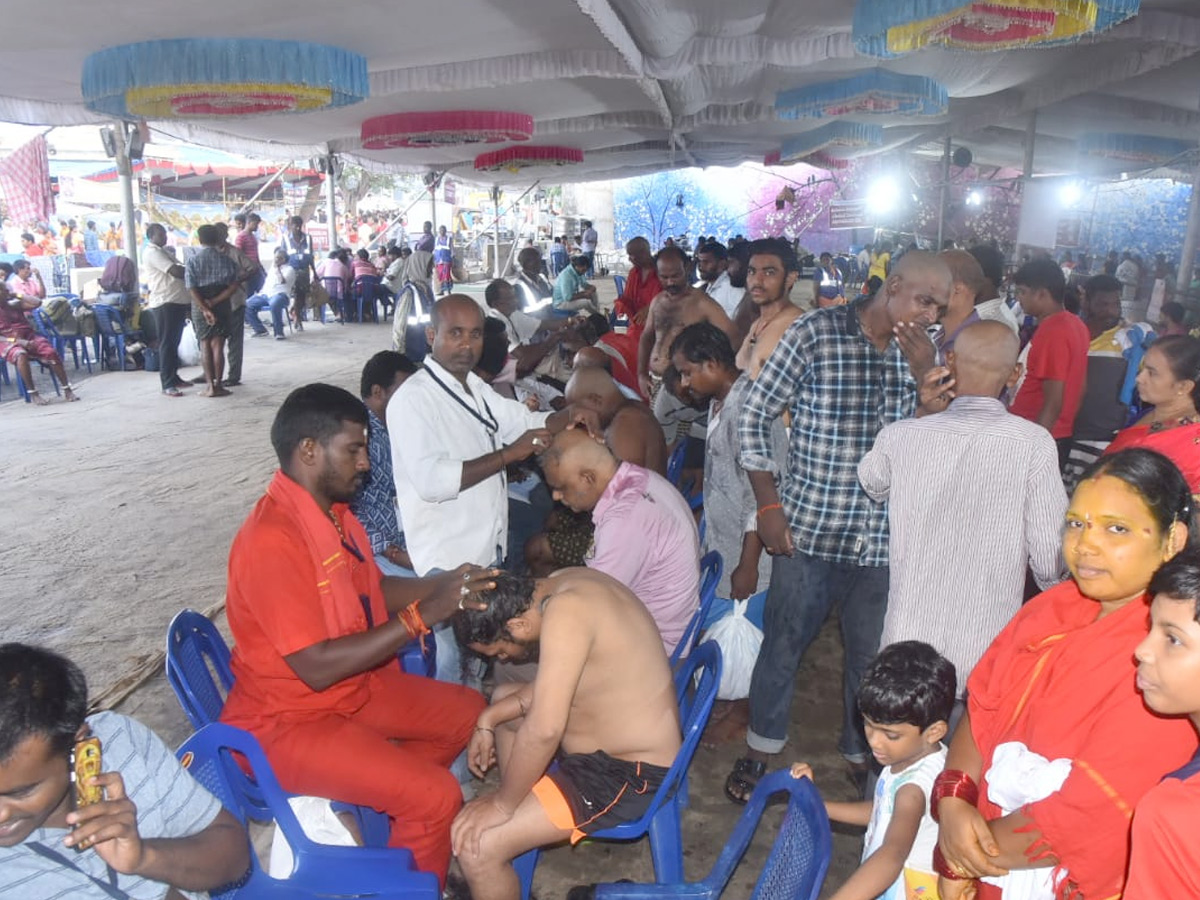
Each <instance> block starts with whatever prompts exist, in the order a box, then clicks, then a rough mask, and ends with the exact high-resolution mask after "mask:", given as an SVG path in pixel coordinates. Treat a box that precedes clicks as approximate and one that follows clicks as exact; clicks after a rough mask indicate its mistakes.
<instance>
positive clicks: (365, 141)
mask: <svg viewBox="0 0 1200 900" xmlns="http://www.w3.org/2000/svg"><path fill="white" fill-rule="evenodd" d="M532 136H533V116H531V115H528V114H526V113H518V112H492V111H489V110H448V111H446V112H405V113H395V114H393V115H390V116H376V117H375V118H373V119H367V120H366V121H365V122H363V123H362V132H361V137H362V145H363V149H365V150H388V149H392V148H394V147H445V146H450V145H454V144H498V143H500V142H502V141H527V140H529V139H530V138H531V137H532Z"/></svg>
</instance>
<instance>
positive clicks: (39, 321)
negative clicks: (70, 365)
mask: <svg viewBox="0 0 1200 900" xmlns="http://www.w3.org/2000/svg"><path fill="white" fill-rule="evenodd" d="M33 327H34V328H36V329H37V331H38V333H39V334H41V335H42V337H44V338H45V339H46V340H48V341H49V342H50V343H51V344H53V345H54V352H55V353H57V354H58V355H59V358H60V359H62V360H64V361H65V360H66V358H67V354H66V350H67V347H68V346H69V347H70V348H71V358H72V359H74V360H75V368H76V369H78V368H79V351H80V349H82V350H83V364H84V365H85V366H87V370H88V374H89V375H91V374H92V358H91V357H90V356H88V348H87V338H85V337H84V336H83V335H82V334H63V333H62V332H61V331H59V330H58V328H57V327H56V326H55V324H54V320H53V319H51V318H50V315H49V313H47V312H46V311H45V310H44V309H35V310H34V311H33Z"/></svg>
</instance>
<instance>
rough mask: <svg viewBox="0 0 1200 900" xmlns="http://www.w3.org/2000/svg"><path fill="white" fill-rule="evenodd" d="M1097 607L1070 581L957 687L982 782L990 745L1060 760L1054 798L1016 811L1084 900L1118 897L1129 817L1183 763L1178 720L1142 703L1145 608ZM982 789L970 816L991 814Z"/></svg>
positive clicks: (1187, 741) (1186, 749)
mask: <svg viewBox="0 0 1200 900" xmlns="http://www.w3.org/2000/svg"><path fill="white" fill-rule="evenodd" d="M1099 612H1100V607H1099V604H1097V603H1096V602H1095V601H1093V600H1090V599H1088V598H1087V597H1084V596H1083V595H1082V594H1081V593H1080V592H1079V588H1078V587H1077V586H1076V584H1075V582H1074V581H1067V582H1064V583H1063V584H1060V585H1057V586H1056V587H1053V588H1051V589H1050V590H1048V591H1046V592H1045V593H1043V594H1040V595H1039V596H1037V597H1035V598H1034V599H1033V600H1032V601H1030V602H1029V603H1028V604H1027V605H1026V606H1025V607H1024V608H1023V609H1022V610H1021V611H1020V612H1019V613H1017V615H1016V616H1015V617H1014V618H1013V620H1012V622H1010V623H1009V625H1008V627H1007V628H1005V629H1004V631H1002V632H1001V633H1000V635H999V636H998V637H997V638H996V640H995V641H993V643H992V645H991V647H989V648H988V651H987V653H986V654H984V657H983V659H982V660H980V662H979V665H978V666H976V668H975V670H974V671H973V672H972V673H971V677H970V679H969V680H968V682H967V696H968V703H969V708H970V713H971V733H972V735H973V736H974V738H975V743H976V744H977V745H978V747H979V752H980V754H981V755H982V757H983V772H987V771H988V769H989V768H990V767H991V764H992V754H993V753H994V751H995V749H996V747H997V745H999V744H1002V743H1005V742H1008V741H1020V742H1022V743H1023V744H1025V746H1027V747H1028V748H1029V749H1030V750H1032V751H1034V752H1035V753H1039V754H1041V755H1042V756H1044V757H1046V758H1047V759H1058V758H1060V757H1067V758H1069V759H1070V760H1071V761H1072V766H1071V774H1070V775H1069V776H1068V778H1067V780H1066V782H1064V784H1063V786H1062V789H1061V790H1059V791H1058V792H1057V793H1055V794H1052V795H1051V796H1049V797H1047V798H1046V799H1045V800H1042V801H1040V802H1038V803H1034V804H1031V805H1029V806H1028V807H1026V808H1025V810H1024V812H1025V813H1026V814H1027V815H1028V816H1030V817H1031V818H1032V819H1033V821H1034V823H1035V824H1036V826H1037V828H1038V830H1039V831H1041V833H1042V835H1043V837H1044V838H1045V845H1042V844H1040V843H1039V844H1038V845H1035V846H1034V847H1032V848H1031V850H1030V858H1031V859H1036V858H1037V857H1038V855H1039V854H1041V853H1045V852H1046V850H1047V849H1049V850H1050V851H1052V852H1053V854H1054V855H1055V856H1056V857H1058V859H1059V861H1060V863H1061V865H1062V867H1063V868H1065V869H1066V871H1067V877H1066V879H1065V880H1064V883H1063V885H1062V887H1061V888H1060V891H1059V895H1060V896H1064V897H1065V896H1069V895H1070V893H1071V887H1070V886H1071V885H1074V887H1075V888H1077V889H1078V892H1079V894H1081V895H1082V896H1083V897H1084V898H1085V900H1107V898H1113V897H1116V896H1119V894H1120V892H1121V890H1122V887H1123V885H1124V880H1125V870H1126V866H1127V863H1128V861H1129V858H1128V857H1129V827H1130V821H1131V818H1132V816H1133V808H1134V806H1135V805H1136V804H1137V802H1138V800H1139V799H1141V797H1142V795H1143V794H1145V793H1146V791H1148V790H1150V788H1151V787H1153V786H1154V785H1155V784H1157V783H1158V781H1159V779H1161V778H1162V776H1163V775H1165V774H1166V773H1168V772H1171V771H1174V770H1175V769H1177V768H1179V767H1180V766H1181V765H1183V764H1184V763H1185V762H1187V760H1188V759H1189V758H1190V757H1191V755H1192V753H1193V751H1194V750H1195V747H1196V735H1195V732H1194V731H1193V730H1192V728H1191V726H1190V725H1189V723H1188V722H1187V720H1186V719H1163V718H1159V717H1158V716H1155V715H1154V714H1152V713H1150V712H1148V711H1147V710H1146V708H1145V706H1144V705H1143V704H1142V698H1141V695H1140V694H1139V693H1138V691H1137V689H1136V686H1135V681H1134V676H1135V668H1134V661H1133V651H1134V648H1135V647H1136V646H1137V645H1138V643H1139V642H1140V641H1141V640H1142V638H1144V637H1145V636H1146V634H1147V632H1148V631H1149V612H1148V608H1147V604H1146V601H1145V600H1136V601H1134V602H1132V603H1129V604H1128V605H1126V606H1125V607H1123V608H1121V609H1119V610H1117V611H1116V612H1114V613H1112V614H1110V615H1108V616H1106V617H1105V618H1103V619H1100V620H1097V619H1096V616H1097V615H1098V614H1099ZM986 788H987V785H986V779H984V780H983V782H981V784H980V793H981V795H983V796H981V798H980V801H979V808H980V811H981V812H982V813H983V814H984V816H985V817H986V818H988V819H994V818H997V817H999V816H1000V815H1001V811H1000V809H999V808H998V807H996V806H995V805H993V804H992V803H990V802H989V801H988V800H987V799H986Z"/></svg>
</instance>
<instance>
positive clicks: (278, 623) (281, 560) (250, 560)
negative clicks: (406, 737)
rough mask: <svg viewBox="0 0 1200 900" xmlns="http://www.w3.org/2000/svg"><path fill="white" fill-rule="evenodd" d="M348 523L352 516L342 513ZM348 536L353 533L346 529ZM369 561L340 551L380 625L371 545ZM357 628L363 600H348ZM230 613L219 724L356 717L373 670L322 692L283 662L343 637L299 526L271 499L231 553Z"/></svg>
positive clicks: (261, 504)
mask: <svg viewBox="0 0 1200 900" xmlns="http://www.w3.org/2000/svg"><path fill="white" fill-rule="evenodd" d="M335 509H340V510H342V515H343V516H344V518H345V519H350V518H353V514H352V513H351V512H349V511H348V510H345V509H344V508H341V507H336V508H335ZM343 530H346V531H347V533H349V532H348V529H345V528H343ZM358 549H359V552H360V553H361V555H362V556H363V561H361V562H360V561H359V560H358V559H356V558H355V557H354V555H353V554H351V553H349V552H347V551H346V550H342V551H341V552H342V553H343V554H344V555H345V557H346V559H345V562H346V564H347V565H348V566H349V567H350V572H351V576H352V578H353V581H354V587H355V590H356V591H357V592H358V593H359V594H361V595H365V596H367V597H368V598H369V599H370V608H371V614H372V617H373V619H374V622H375V624H376V625H379V624H381V623H383V622H384V621H386V619H387V609H386V607H385V606H384V603H383V590H382V588H381V586H380V578H381V576H380V572H379V569H378V567H377V566H376V565H375V559H374V557H373V556H372V555H371V547H370V545H369V544H368V545H364V546H362V547H360V548H358ZM346 602H348V603H353V604H354V606H355V607H356V609H352V610H351V615H352V616H353V618H352V619H351V621H353V622H354V627H353V628H352V629H350V630H347V631H345V632H344V634H353V633H357V632H359V631H366V630H367V619H366V615H365V614H364V613H363V610H362V606H361V602H360V601H359V600H358V598H357V597H355V598H349V599H347V601H346ZM225 615H226V616H227V617H228V619H229V628H230V630H231V631H232V632H233V639H234V648H233V660H232V665H233V674H234V678H235V682H234V686H233V690H232V691H230V694H229V699H228V701H227V702H226V704H225V709H224V711H223V712H222V714H221V720H222V721H224V722H228V723H229V724H231V725H236V726H237V727H239V728H245V729H247V730H249V731H254V730H256V727H255V726H264V727H265V726H267V725H269V724H270V723H271V722H272V721H273V720H276V719H277V718H278V717H280V716H287V717H290V718H293V719H295V718H309V717H314V716H325V715H329V714H337V713H343V714H345V713H352V712H354V711H356V710H358V709H359V708H360V707H361V706H362V705H363V704H364V703H365V702H366V700H367V694H368V686H369V682H370V672H365V673H361V674H359V675H352V676H350V677H349V678H345V679H343V680H342V681H339V682H338V683H337V684H334V685H332V686H330V687H328V688H326V689H325V690H323V691H320V692H317V691H314V690H312V689H311V688H310V687H309V686H308V685H306V684H305V683H304V682H303V681H301V680H300V678H299V676H297V675H296V673H295V672H293V671H292V668H291V666H289V665H288V664H287V661H286V660H285V659H284V657H285V656H290V655H291V654H293V653H295V652H297V651H299V650H303V649H304V648H305V647H310V646H312V645H313V644H316V643H318V642H319V641H324V640H329V639H331V638H337V637H343V636H344V634H332V633H330V629H329V627H328V626H327V625H326V617H325V614H324V612H323V611H322V608H321V600H320V595H319V593H318V590H317V572H316V567H315V566H314V565H313V560H312V557H311V556H310V554H309V551H308V549H307V547H306V545H305V542H304V536H303V534H302V533H301V531H300V529H299V528H298V527H297V526H296V523H295V521H294V520H293V519H292V518H291V517H290V516H288V515H287V514H286V513H285V512H284V511H283V509H282V507H281V506H280V504H279V503H277V502H276V501H275V500H274V499H273V498H272V497H271V496H270V495H269V494H268V495H265V496H264V497H263V498H262V499H261V500H259V501H258V504H257V505H256V506H255V507H254V511H253V512H252V513H251V514H250V517H249V518H248V519H247V520H246V522H245V524H243V525H242V528H241V530H240V531H239V532H238V534H237V537H235V538H234V541H233V548H232V550H231V551H230V554H229V587H228V589H227V593H226V606H225Z"/></svg>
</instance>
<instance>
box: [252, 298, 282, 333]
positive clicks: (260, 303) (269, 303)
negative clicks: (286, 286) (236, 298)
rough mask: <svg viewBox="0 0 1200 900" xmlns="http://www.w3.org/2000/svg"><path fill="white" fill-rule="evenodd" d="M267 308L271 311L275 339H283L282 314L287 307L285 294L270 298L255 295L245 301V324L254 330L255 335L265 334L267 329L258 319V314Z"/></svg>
mask: <svg viewBox="0 0 1200 900" xmlns="http://www.w3.org/2000/svg"><path fill="white" fill-rule="evenodd" d="M268 307H269V308H270V310H271V325H272V326H273V327H274V329H275V337H283V313H284V311H285V310H286V309H287V307H288V295H287V294H275V295H273V296H271V297H268V296H267V295H266V294H255V295H254V296H253V297H251V298H249V299H248V300H247V301H246V324H247V325H249V326H250V327H251V328H253V329H254V333H255V334H266V333H267V329H266V328H265V327H264V326H263V323H262V320H261V319H259V318H258V314H259V313H260V312H262V311H263V310H264V309H267V308H268Z"/></svg>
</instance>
